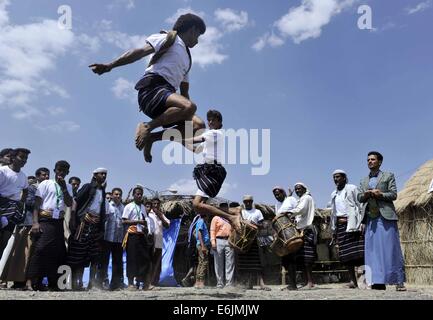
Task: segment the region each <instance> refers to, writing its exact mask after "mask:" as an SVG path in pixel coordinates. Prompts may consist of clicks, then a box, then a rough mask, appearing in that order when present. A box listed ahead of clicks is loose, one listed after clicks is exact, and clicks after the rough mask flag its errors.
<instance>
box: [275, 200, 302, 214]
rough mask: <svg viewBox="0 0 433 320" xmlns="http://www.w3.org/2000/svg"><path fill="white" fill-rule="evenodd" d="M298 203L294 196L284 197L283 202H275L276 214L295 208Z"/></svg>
mask: <svg viewBox="0 0 433 320" xmlns="http://www.w3.org/2000/svg"><path fill="white" fill-rule="evenodd" d="M297 205H298V200H296V198H295V197H292V196H290V197H286V199H284V201H283V202H277V204H276V205H275V212H276V214H280V213H284V212H289V211H290V210H292V209H294V208H296V206H297Z"/></svg>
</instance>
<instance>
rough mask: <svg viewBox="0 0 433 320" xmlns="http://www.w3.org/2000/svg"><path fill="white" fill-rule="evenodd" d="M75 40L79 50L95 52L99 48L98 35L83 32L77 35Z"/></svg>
mask: <svg viewBox="0 0 433 320" xmlns="http://www.w3.org/2000/svg"><path fill="white" fill-rule="evenodd" d="M76 40H77V43H76V45H77V46H78V47H79V48H78V49H79V50H80V51H81V50H83V49H85V50H88V51H90V52H91V53H96V52H98V51H99V49H100V48H101V41H100V39H99V38H98V37H91V36H89V35H87V34H84V33H83V34H80V35H79V36H77V38H76Z"/></svg>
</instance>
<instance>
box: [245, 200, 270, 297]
mask: <svg viewBox="0 0 433 320" xmlns="http://www.w3.org/2000/svg"><path fill="white" fill-rule="evenodd" d="M243 202H244V209H243V210H242V218H243V219H244V220H246V221H248V222H250V223H253V224H255V225H256V226H257V227H258V228H259V229H260V228H262V227H263V220H264V218H263V214H262V212H261V211H260V210H259V209H256V208H255V207H254V206H253V203H254V199H253V196H250V195H245V196H244V198H243ZM237 270H238V274H239V275H242V278H243V280H244V282H246V286H247V289H253V284H254V283H257V278H258V279H259V285H260V290H266V291H270V290H271V288H269V287H267V286H266V285H265V282H264V280H263V266H262V264H261V261H260V255H259V246H258V243H257V238H256V239H254V241H253V243H252V245H251V247H250V249H249V250H248V251H247V252H246V253H239V255H238V266H237Z"/></svg>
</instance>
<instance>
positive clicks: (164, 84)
mask: <svg viewBox="0 0 433 320" xmlns="http://www.w3.org/2000/svg"><path fill="white" fill-rule="evenodd" d="M205 32H206V25H205V23H204V21H203V20H202V19H201V18H200V17H198V16H196V15H194V14H191V13H187V14H184V15H181V16H180V17H179V18H178V20H177V21H176V23H175V24H174V26H173V31H170V32H168V33H167V32H163V33H161V34H153V35H151V36H150V37H148V38H147V39H146V42H147V43H146V44H145V45H144V47H142V48H139V49H134V50H129V51H127V52H126V53H124V54H123V55H122V56H120V57H119V58H117V59H116V60H114V61H113V62H111V63H108V64H92V65H90V66H89V67H90V68H92V71H93V72H94V73H96V74H99V75H102V74H104V73H106V72H110V71H111V70H112V69H113V68H117V67H120V66H123V65H126V64H130V63H133V62H135V61H137V60H140V59H142V58H144V57H145V56H148V55H150V54H152V53H155V55H154V56H153V58H152V59H151V61H150V64H149V66H148V68H147V69H146V71H145V74H144V76H143V77H142V78H141V80H140V81H139V82H138V83H137V84H136V86H135V89H136V90H138V102H139V105H140V111H143V113H144V114H146V115H147V116H148V117H150V118H151V119H152V120H151V121H150V122H147V123H139V124H138V126H137V133H136V139H135V145H136V147H137V149H139V150H143V148H144V158H145V161H146V162H152V155H151V148H152V144H153V142H155V141H159V140H162V139H163V133H164V131H165V130H163V131H160V132H156V133H151V132H152V131H153V130H154V129H156V128H158V127H164V128H169V127H172V126H175V125H176V127H175V128H176V129H178V130H179V131H180V132H182V134H183V135H185V134H184V132H185V131H186V130H185V122H186V121H192V123H193V129H194V131H196V130H199V129H203V128H204V122H203V121H202V120H201V119H200V118H199V117H197V116H196V115H195V112H196V110H197V106H196V105H195V104H194V103H193V102H192V101H191V100H190V97H189V93H188V91H189V79H188V73H189V71H190V69H191V65H192V59H191V54H190V52H189V48H193V47H194V46H195V45H196V44H197V43H198V38H199V37H200V35H202V34H204V33H205ZM177 90H180V94H177V93H176V91H177Z"/></svg>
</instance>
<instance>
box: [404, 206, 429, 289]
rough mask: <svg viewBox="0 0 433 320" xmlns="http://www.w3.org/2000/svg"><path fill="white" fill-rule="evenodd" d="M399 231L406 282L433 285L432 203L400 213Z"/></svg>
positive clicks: (409, 208)
mask: <svg viewBox="0 0 433 320" xmlns="http://www.w3.org/2000/svg"><path fill="white" fill-rule="evenodd" d="M399 229H400V238H401V246H402V250H403V254H404V259H405V265H406V275H407V281H408V282H410V283H415V284H433V201H430V202H429V203H428V204H427V205H426V206H424V207H420V208H415V207H408V208H407V209H406V210H405V211H404V212H402V213H400V219H399Z"/></svg>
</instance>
